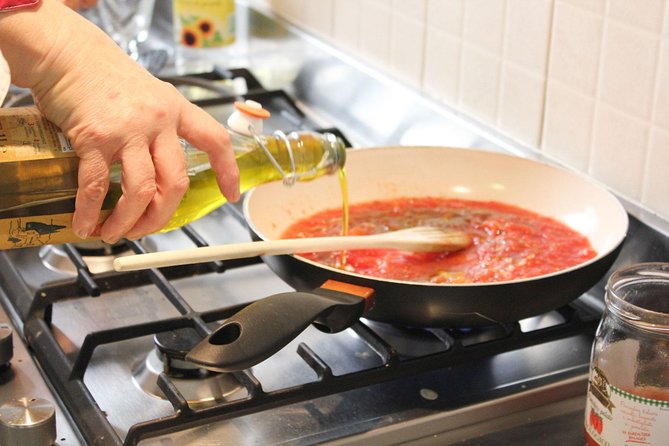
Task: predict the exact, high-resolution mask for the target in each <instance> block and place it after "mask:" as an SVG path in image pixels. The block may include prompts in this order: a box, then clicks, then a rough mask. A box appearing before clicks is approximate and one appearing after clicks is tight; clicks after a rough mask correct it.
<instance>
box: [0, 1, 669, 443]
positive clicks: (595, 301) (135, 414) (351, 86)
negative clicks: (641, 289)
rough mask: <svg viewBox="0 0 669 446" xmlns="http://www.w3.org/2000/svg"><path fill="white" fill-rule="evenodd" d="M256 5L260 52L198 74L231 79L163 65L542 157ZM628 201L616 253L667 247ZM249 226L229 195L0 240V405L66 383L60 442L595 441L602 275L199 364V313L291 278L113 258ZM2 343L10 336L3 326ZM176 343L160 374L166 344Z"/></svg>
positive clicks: (55, 396)
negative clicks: (149, 222)
mask: <svg viewBox="0 0 669 446" xmlns="http://www.w3.org/2000/svg"><path fill="white" fill-rule="evenodd" d="M249 17H250V24H251V26H250V28H249V29H250V36H249V39H248V40H247V41H246V45H248V46H247V50H248V51H247V52H246V56H245V60H244V61H243V62H244V66H245V67H247V68H248V70H247V69H235V70H225V69H220V68H218V67H214V68H213V69H212V70H211V71H207V72H204V73H199V74H198V75H197V76H196V77H197V78H198V79H206V80H208V81H212V80H213V81H214V82H216V85H218V87H220V88H217V89H216V90H217V91H216V93H215V94H212V90H211V89H204V90H203V89H199V88H198V87H193V86H192V83H189V82H187V81H184V79H183V78H181V77H177V78H175V77H174V76H173V74H174V73H169V71H166V74H165V75H166V77H167V78H169V79H170V80H172V81H174V82H175V83H177V84H179V85H180V88H183V89H184V92H185V93H186V94H188V95H189V97H191V98H192V99H193V100H195V101H196V102H197V103H198V104H200V105H201V106H203V107H204V108H206V109H207V110H208V111H209V112H210V113H211V114H212V115H214V116H215V117H217V118H218V119H220V120H224V118H225V117H226V116H227V115H228V114H229V112H230V109H231V105H230V104H231V102H232V101H233V100H234V99H236V98H238V97H240V96H243V97H247V98H252V99H255V100H258V101H259V102H262V103H263V104H264V105H265V106H267V107H268V108H269V109H270V110H271V111H272V112H273V119H272V121H271V122H270V123H269V126H268V129H267V130H268V131H271V130H273V129H274V128H276V129H283V130H287V129H293V128H310V129H326V128H327V129H328V130H334V131H338V132H340V134H341V135H342V136H344V137H345V138H347V139H348V140H349V142H350V143H351V145H352V146H354V147H359V146H367V145H383V144H390V143H392V144H398V143H399V144H432V145H447V146H464V147H478V148H487V149H490V150H500V151H505V152H510V153H515V154H518V155H520V156H528V157H535V158H538V157H539V155H537V154H536V153H533V152H531V151H530V150H528V149H526V148H523V147H522V146H519V145H517V144H515V143H513V142H511V141H508V140H505V139H504V138H503V137H500V136H498V135H494V134H493V133H491V132H488V131H485V130H484V129H482V128H480V127H479V126H477V125H476V124H475V123H471V122H468V121H466V120H465V119H464V118H463V117H461V116H459V115H458V114H457V113H454V112H453V111H449V110H444V109H441V108H438V107H436V106H435V105H434V104H430V103H428V102H426V101H425V100H424V99H423V98H421V97H420V96H419V95H417V94H416V93H415V92H412V91H410V90H407V89H405V88H404V87H402V86H401V85H399V84H396V83H393V82H392V81H390V80H388V79H384V78H383V77H382V76H380V75H377V74H375V73H372V72H371V71H369V70H367V69H364V67H361V66H359V65H358V64H357V63H356V62H355V61H353V60H350V59H347V58H346V57H344V56H342V55H341V54H338V53H337V52H336V51H334V50H332V49H330V48H327V47H324V46H322V45H321V44H320V43H319V42H318V41H315V40H314V39H312V38H310V37H309V36H305V35H302V34H300V33H298V32H296V31H295V30H291V29H290V28H288V27H286V26H285V25H282V24H281V22H279V21H278V20H276V19H275V18H273V17H271V16H270V15H267V14H261V13H259V12H257V11H255V10H252V11H250V12H249ZM157 19H158V20H156V23H158V25H160V23H161V20H160V19H161V18H160V17H158V18H157ZM160 31H161V29H158V30H157V35H159V33H160ZM158 44H160V41H159V42H158ZM221 92H223V93H221ZM371 104H373V106H374V108H375V109H380V110H384V111H386V116H385V118H384V119H385V121H384V122H383V123H379V122H377V121H369V120H366V119H364V117H365V116H370V113H367V112H366V110H368V109H369V107H371V106H372V105H371ZM371 116H374V114H371ZM625 204H626V206H627V207H628V210H629V211H630V213H631V214H632V215H631V229H630V235H629V238H628V241H627V242H626V244H625V246H624V247H623V250H622V253H621V255H620V257H619V260H618V262H617V263H616V265H615V266H614V268H616V267H617V266H618V265H622V264H628V263H632V262H636V261H653V260H663V259H664V260H666V258H667V253H668V252H669V241H668V240H669V239H668V238H667V236H666V233H667V232H666V227H665V226H662V225H663V222H659V223H660V226H658V222H657V221H652V219H648V218H645V217H647V216H644V215H641V214H640V213H639V212H638V211H639V210H638V209H637V208H636V207H635V206H634V205H633V204H631V203H625ZM635 215H636V216H635ZM637 217H643V218H644V219H643V221H642V220H641V219H640V218H637ZM247 240H250V237H249V235H248V232H247V230H246V228H245V226H244V223H243V219H242V218H241V217H240V213H239V208H238V207H236V206H230V205H226V206H224V207H222V208H221V209H220V210H218V211H216V212H214V213H212V214H211V215H209V216H207V217H205V218H203V219H201V220H199V221H197V222H195V223H194V224H192V225H190V226H188V227H187V228H185V230H183V231H181V230H178V231H173V232H171V233H167V234H161V235H154V236H150V237H146V238H145V239H143V240H142V241H141V242H140V243H135V242H132V243H130V242H129V243H127V244H124V245H121V246H118V247H113V248H112V247H104V249H102V250H100V249H99V247H91V246H83V247H76V246H72V245H64V246H51V247H43V248H31V249H23V250H15V251H6V252H2V253H0V301H1V302H2V308H0V309H2V310H3V311H2V312H0V322H4V323H6V324H7V325H8V326H7V327H6V330H10V331H12V332H13V356H11V357H9V358H6V357H5V358H0V364H1V363H3V362H4V360H5V359H7V361H9V366H8V367H7V366H5V367H4V368H3V369H2V370H1V371H0V405H1V404H3V403H5V402H6V401H9V400H11V399H13V398H20V397H26V398H33V397H35V398H41V399H44V400H46V401H48V402H50V403H51V404H52V405H53V407H54V410H55V415H56V428H57V439H56V444H58V445H89V444H90V445H120V444H128V445H131V444H140V445H143V446H144V445H160V446H165V445H205V444H206V445H271V444H291V445H308V444H330V445H352V444H375V445H376V444H380V445H386V444H388V445H390V444H416V445H430V444H440V445H441V444H456V443H457V444H465V445H466V444H479V445H487V444H500V443H502V444H510V443H511V442H513V443H514V444H536V443H538V442H540V443H541V444H556V445H557V444H565V443H570V444H574V443H580V442H582V411H583V407H584V403H585V390H586V385H587V382H586V381H587V378H586V373H587V368H588V362H589V354H590V345H591V342H592V338H593V336H594V331H595V328H596V325H597V323H598V320H599V317H600V314H601V310H602V308H603V304H602V296H603V281H602V282H600V283H599V284H598V285H597V286H595V287H594V288H593V289H592V290H591V291H590V292H588V293H586V294H585V295H583V296H582V297H580V298H579V299H577V300H576V301H575V302H574V303H573V305H570V306H568V307H565V308H561V309H558V310H556V311H554V312H551V313H548V314H545V315H541V316H538V317H535V318H531V319H528V320H524V321H521V323H519V324H509V325H506V326H499V327H490V328H487V329H477V330H453V329H449V328H448V327H442V328H435V329H431V330H415V329H408V328H403V327H393V326H389V325H386V324H381V323H375V322H372V321H366V320H363V321H361V322H360V323H357V324H356V325H355V326H354V327H352V328H350V329H347V330H346V331H344V332H341V333H338V334H334V335H328V334H324V333H322V332H320V331H318V330H316V329H315V328H309V329H307V330H306V331H305V332H304V333H303V334H302V335H300V336H299V337H298V338H297V339H295V340H294V341H293V342H291V343H290V344H289V345H288V346H287V347H285V348H284V349H282V350H281V351H280V352H279V353H277V354H276V355H274V356H273V357H271V358H270V359H268V360H266V361H265V362H263V363H261V364H259V365H257V366H256V367H253V368H252V369H251V370H248V371H244V372H240V373H235V374H207V373H204V372H202V371H197V370H195V371H193V370H192V369H190V368H189V367H188V365H187V364H183V363H182V362H181V361H180V360H179V358H178V352H179V351H182V350H183V349H187V348H188V346H189V345H190V344H189V343H190V342H192V340H193V333H194V330H193V329H192V327H194V326H195V325H197V324H205V325H208V326H213V325H215V324H216V323H217V322H218V321H221V320H223V319H225V317H227V316H228V315H229V314H232V313H233V312H234V311H237V310H238V309H240V308H242V307H243V306H244V305H246V304H248V303H249V302H252V301H254V300H256V299H259V298H262V297H265V296H268V295H271V294H275V293H279V292H284V291H289V290H290V289H289V287H288V286H287V285H286V284H285V283H283V282H282V281H281V280H280V279H278V278H277V277H276V276H275V275H274V274H273V273H272V272H271V271H270V270H269V268H268V267H266V266H265V265H264V264H263V263H262V262H261V261H260V259H248V260H243V261H229V262H214V263H210V264H203V265H197V266H195V265H194V266H188V267H180V268H168V269H164V270H160V271H158V270H151V271H148V272H137V273H122V274H121V273H114V272H111V266H110V265H111V258H112V257H113V256H114V255H123V254H125V253H131V252H132V251H137V252H139V251H142V250H148V251H154V250H166V249H178V248H185V247H192V246H193V245H198V244H220V243H230V242H236V241H247ZM110 254H111V255H110ZM538 298H540V296H538ZM0 328H1V327H0ZM268 336H271V333H268ZM0 342H4V344H2V345H0V353H3V352H4V353H6V351H7V349H6V346H7V341H6V337H4V338H3V339H0ZM157 345H159V346H160V348H161V349H160V350H159V349H158V348H157ZM173 351H176V352H177V354H176V355H175V356H174V359H173V360H172V362H170V363H169V366H170V367H171V369H170V370H169V371H168V372H169V373H163V372H165V364H164V363H163V362H162V361H161V359H160V357H159V356H160V353H159V352H163V353H165V352H173Z"/></svg>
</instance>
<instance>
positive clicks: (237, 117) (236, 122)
mask: <svg viewBox="0 0 669 446" xmlns="http://www.w3.org/2000/svg"><path fill="white" fill-rule="evenodd" d="M235 108H236V109H237V110H236V111H235V112H234V113H233V114H231V115H230V117H229V118H228V127H229V128H230V130H233V131H235V132H237V133H241V134H244V135H247V136H253V133H262V122H263V120H264V119H267V118H269V116H270V113H269V112H268V111H267V110H265V109H264V108H262V105H260V104H259V103H258V102H256V101H252V100H250V99H247V100H246V101H244V102H235ZM249 127H252V128H253V132H251V130H250V129H249Z"/></svg>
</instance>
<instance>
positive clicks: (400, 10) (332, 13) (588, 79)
mask: <svg viewBox="0 0 669 446" xmlns="http://www.w3.org/2000/svg"><path fill="white" fill-rule="evenodd" d="M266 3H268V4H270V5H271V7H272V8H273V9H274V10H275V11H276V12H277V13H279V14H280V15H283V16H284V17H286V18H287V19H288V20H290V21H293V22H294V23H295V24H297V25H298V26H301V27H303V28H305V29H306V30H307V31H309V32H312V33H315V34H317V35H318V36H320V37H322V38H324V39H326V40H329V41H331V42H332V43H333V44H334V45H336V46H339V47H340V48H343V49H345V50H346V51H348V52H349V53H350V54H352V55H353V56H356V57H358V58H360V59H362V60H363V61H365V62H367V63H369V64H371V65H373V66H376V67H377V68H380V69H382V70H384V71H386V72H387V73H388V74H390V75H391V76H394V77H395V78H397V79H398V80H400V81H402V82H405V83H407V84H408V85H410V86H412V87H414V88H416V89H419V90H420V91H421V92H422V93H424V94H425V95H426V96H428V97H430V98H432V99H434V100H435V101H439V102H443V103H444V104H446V105H448V106H451V107H454V108H456V109H458V110H460V111H462V112H463V113H465V114H468V115H470V116H471V117H472V118H473V119H476V120H478V121H480V122H481V123H483V124H485V125H487V126H490V127H492V128H494V129H495V130H497V131H499V132H502V133H504V134H506V135H507V136H509V137H511V138H512V139H515V140H517V141H518V142H519V143H522V144H524V145H526V146H530V147H532V148H534V149H536V150H538V151H542V152H543V153H545V154H547V155H548V156H551V157H552V158H554V159H556V160H557V161H559V162H561V163H563V164H565V165H567V166H569V167H571V168H573V169H575V170H578V171H582V172H585V173H587V174H589V175H591V176H592V177H593V178H594V179H596V180H598V181H600V182H603V183H605V184H606V185H608V186H609V187H611V188H612V189H613V190H615V191H616V192H618V193H619V194H621V195H623V196H625V197H627V198H629V199H631V200H633V201H635V202H636V203H637V204H640V205H641V206H644V207H646V208H647V209H648V210H650V211H651V212H655V213H657V214H659V215H660V216H661V217H663V218H665V219H669V0H643V1H638V0H358V1H356V0H317V1H316V0H307V1H303V0H266ZM314 5H317V6H314Z"/></svg>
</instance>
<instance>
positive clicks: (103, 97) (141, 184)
mask: <svg viewBox="0 0 669 446" xmlns="http://www.w3.org/2000/svg"><path fill="white" fill-rule="evenodd" d="M38 12H39V14H41V16H40V17H42V18H44V20H46V23H51V24H53V23H59V27H58V31H55V32H52V33H50V34H48V32H47V31H46V28H42V27H41V26H40V24H39V23H34V22H35V20H36V18H35V17H33V18H32V19H31V21H32V23H31V29H33V28H35V27H37V29H41V30H42V31H41V34H39V36H42V35H43V36H44V37H45V39H47V38H48V39H50V40H51V42H49V45H47V46H46V47H45V48H46V50H45V51H44V52H43V53H41V54H39V55H38V56H36V57H33V58H31V59H26V57H25V56H23V58H21V55H20V54H19V55H18V56H16V55H13V56H15V57H13V58H11V59H12V60H13V61H14V66H12V60H10V58H8V60H9V61H10V66H11V67H12V75H13V77H15V78H16V80H17V81H20V83H21V84H22V85H21V86H25V87H29V88H31V89H32V91H33V95H34V97H35V99H36V102H37V104H38V107H39V108H40V110H41V111H42V112H43V113H44V115H45V116H46V117H47V118H48V119H49V120H51V121H52V122H53V123H54V124H56V125H57V126H59V127H60V128H61V129H62V130H63V131H64V133H65V135H66V136H67V137H68V138H69V139H70V141H71V142H72V145H73V147H74V149H75V151H76V152H77V154H78V155H79V157H80V163H79V177H78V182H79V189H78V192H77V197H76V204H75V213H74V216H73V221H72V226H73V229H74V231H75V233H77V235H79V236H80V237H82V238H86V237H90V236H99V237H101V238H102V240H103V241H105V242H108V243H115V242H116V241H118V240H119V239H120V238H122V237H127V238H130V239H135V238H139V237H141V236H143V235H146V234H149V233H152V232H155V231H157V230H159V229H161V228H162V227H163V226H165V224H166V223H167V221H168V220H169V218H170V217H171V216H172V214H173V213H174V211H175V210H176V208H177V206H178V204H179V202H180V200H181V198H182V197H183V195H184V193H185V191H186V190H187V188H188V185H189V181H188V176H187V170H186V161H185V157H184V153H183V151H182V148H181V146H180V143H179V139H178V136H181V137H183V138H184V139H186V140H187V141H189V142H190V143H191V144H193V145H194V146H195V147H198V148H199V149H200V150H202V151H204V152H206V153H207V154H208V156H209V160H210V163H211V165H212V168H213V169H214V171H215V172H216V173H217V179H218V184H219V187H220V189H221V191H222V192H223V194H224V195H225V196H226V197H227V198H228V199H229V200H230V201H236V200H237V199H238V198H239V171H238V168H237V164H236V162H235V158H234V153H233V151H232V148H231V146H230V141H229V136H228V134H227V131H226V130H225V128H224V127H223V126H222V125H221V124H220V123H218V122H217V121H216V120H214V119H213V118H212V117H211V116H210V115H208V114H207V113H206V112H204V111H203V110H201V109H200V108H198V107H196V106H195V105H193V104H191V103H190V102H188V101H187V100H186V99H185V98H184V97H183V96H182V95H181V94H180V93H179V92H178V91H177V90H176V89H175V88H174V87H173V86H172V85H170V84H167V83H164V82H162V81H160V80H158V79H156V78H155V77H153V76H152V75H151V74H150V73H148V72H147V71H146V70H144V69H143V68H142V67H140V66H139V65H138V64H137V63H136V62H134V61H133V60H132V59H130V58H129V57H128V56H127V55H126V54H125V53H124V52H123V51H122V50H121V49H120V48H119V47H118V46H117V45H116V44H115V43H114V42H113V41H112V40H111V39H110V38H109V37H107V35H106V34H104V33H103V32H102V31H101V30H99V29H98V28H97V27H96V26H95V25H93V24H91V23H90V22H88V21H87V20H85V19H84V18H82V17H81V16H79V15H78V14H77V13H75V12H73V11H71V10H69V9H67V8H65V7H63V6H62V5H61V4H59V3H58V2H56V1H54V0H43V2H42V5H41V6H40V7H39V11H38ZM42 18H40V20H42ZM24 29H28V28H24ZM47 34H48V35H47ZM39 36H38V37H39ZM16 42H21V41H20V39H17V41H16ZM21 44H22V45H26V43H25V42H21ZM17 45H18V43H17ZM8 46H9V45H8ZM5 48H6V47H3V51H5ZM23 53H25V51H24V52H23ZM17 58H18V60H17ZM15 66H16V67H18V69H16V70H15ZM17 74H18V76H17ZM17 85H18V83H17ZM115 162H120V164H121V168H122V182H121V189H122V196H121V198H120V199H119V200H118V202H117V204H116V206H115V207H114V209H113V211H112V213H111V215H110V216H109V217H108V218H107V219H106V221H104V223H103V224H102V225H101V226H100V227H98V225H97V222H98V219H99V216H100V210H101V206H102V202H103V199H104V197H105V194H106V193H107V191H108V188H109V171H110V165H111V164H112V163H115Z"/></svg>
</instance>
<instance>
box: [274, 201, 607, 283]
mask: <svg viewBox="0 0 669 446" xmlns="http://www.w3.org/2000/svg"><path fill="white" fill-rule="evenodd" d="M415 226H433V227H437V228H443V229H446V230H458V231H464V232H466V233H468V234H469V235H470V236H471V238H472V244H471V246H469V247H468V248H465V249H463V250H461V251H457V252H453V253H446V252H436V253H434V252H431V253H412V252H403V251H397V250H380V249H362V250H351V251H348V252H347V255H346V257H345V259H346V263H345V264H342V258H343V257H342V256H341V254H340V253H338V252H325V253H302V254H300V255H301V256H302V257H305V258H307V259H310V260H313V261H316V262H319V263H323V264H326V265H329V266H333V267H336V268H343V269H345V270H347V271H352V272H356V273H359V274H363V275H369V276H374V277H381V278H387V279H396V280H405V281H412V282H432V283H486V282H499V281H507V280H515V279H521V278H528V277H534V276H539V275H543V274H548V273H552V272H555V271H559V270H562V269H565V268H568V267H570V266H574V265H577V264H579V263H582V262H584V261H586V260H588V259H590V258H592V257H594V256H595V255H596V253H595V251H594V250H593V248H592V247H591V245H590V242H589V241H588V239H587V238H586V237H585V236H583V235H582V234H580V233H578V232H577V231H575V230H573V229H571V228H569V227H568V226H566V225H564V224H562V223H561V222H558V221H557V220H555V219H553V218H549V217H545V216H541V215H539V214H536V213H534V212H530V211H528V210H525V209H522V208H519V207H516V206H512V205H508V204H504V203H500V202H495V201H473V200H461V199H449V198H438V197H417V198H414V197H404V198H398V199H392V200H382V201H371V202H367V203H360V204H355V205H351V206H350V210H349V229H348V233H349V235H370V234H377V233H382V232H388V231H395V230H398V229H404V228H410V227H415ZM341 234H342V213H341V209H340V208H339V209H331V210H326V211H322V212H319V213H317V214H315V215H312V216H309V217H307V218H305V219H302V220H300V221H298V222H296V223H294V224H293V225H291V226H290V227H289V228H288V229H287V230H286V231H285V232H284V233H283V234H282V237H284V238H293V237H295V238H297V237H322V236H338V235H341Z"/></svg>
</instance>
